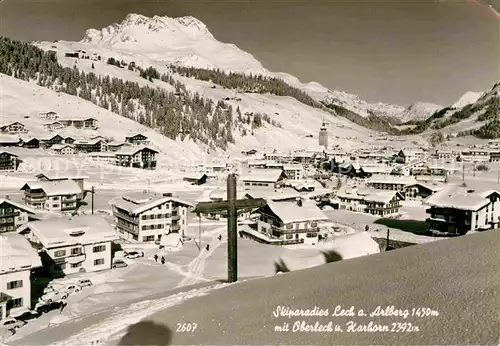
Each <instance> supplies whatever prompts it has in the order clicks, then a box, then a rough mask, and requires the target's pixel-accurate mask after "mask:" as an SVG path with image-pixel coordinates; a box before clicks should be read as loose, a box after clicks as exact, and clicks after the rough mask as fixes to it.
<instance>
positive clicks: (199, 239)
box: [198, 214, 201, 251]
mask: <svg viewBox="0 0 500 346" xmlns="http://www.w3.org/2000/svg"><path fill="white" fill-rule="evenodd" d="M198 249H199V250H200V251H201V216H200V214H198Z"/></svg>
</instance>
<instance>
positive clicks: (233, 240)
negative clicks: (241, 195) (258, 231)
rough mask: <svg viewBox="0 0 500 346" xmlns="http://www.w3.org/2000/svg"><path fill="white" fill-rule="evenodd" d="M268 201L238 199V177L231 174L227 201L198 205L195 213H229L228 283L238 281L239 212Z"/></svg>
mask: <svg viewBox="0 0 500 346" xmlns="http://www.w3.org/2000/svg"><path fill="white" fill-rule="evenodd" d="M266 204H267V203H266V200H265V199H262V198H256V199H236V175H235V174H234V173H231V174H229V175H228V177H227V200H226V201H220V202H200V203H198V204H197V205H196V208H195V210H194V211H195V213H196V214H198V215H200V214H201V213H213V212H218V211H219V212H220V211H227V275H228V282H236V281H238V252H237V251H238V250H237V245H238V244H237V239H238V236H237V229H238V211H241V210H244V209H254V208H260V207H263V206H265V205H266Z"/></svg>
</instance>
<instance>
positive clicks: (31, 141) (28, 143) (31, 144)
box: [21, 138, 40, 149]
mask: <svg viewBox="0 0 500 346" xmlns="http://www.w3.org/2000/svg"><path fill="white" fill-rule="evenodd" d="M21 146H22V147H23V148H28V149H38V148H40V140H39V139H38V138H25V139H23V140H22V141H21Z"/></svg>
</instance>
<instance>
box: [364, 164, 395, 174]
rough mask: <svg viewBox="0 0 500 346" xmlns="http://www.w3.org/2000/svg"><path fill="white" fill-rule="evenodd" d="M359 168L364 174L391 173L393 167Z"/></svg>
mask: <svg viewBox="0 0 500 346" xmlns="http://www.w3.org/2000/svg"><path fill="white" fill-rule="evenodd" d="M361 168H362V169H363V172H365V173H372V174H373V173H391V172H392V170H393V167H391V166H386V165H384V166H365V165H362V166H361Z"/></svg>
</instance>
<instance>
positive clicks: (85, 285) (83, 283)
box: [76, 279, 93, 288]
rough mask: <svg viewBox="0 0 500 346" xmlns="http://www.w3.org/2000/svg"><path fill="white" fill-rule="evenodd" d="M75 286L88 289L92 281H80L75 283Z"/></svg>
mask: <svg viewBox="0 0 500 346" xmlns="http://www.w3.org/2000/svg"><path fill="white" fill-rule="evenodd" d="M76 284H77V285H78V286H80V287H82V288H83V287H90V286H92V285H93V284H92V281H90V280H89V279H80V280H78V281H77V282H76Z"/></svg>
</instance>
